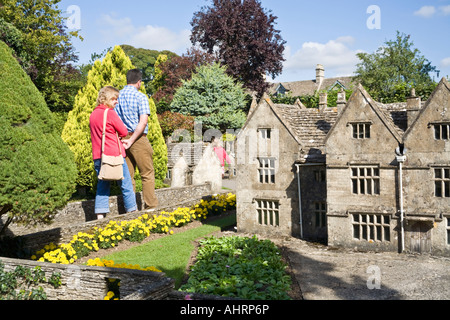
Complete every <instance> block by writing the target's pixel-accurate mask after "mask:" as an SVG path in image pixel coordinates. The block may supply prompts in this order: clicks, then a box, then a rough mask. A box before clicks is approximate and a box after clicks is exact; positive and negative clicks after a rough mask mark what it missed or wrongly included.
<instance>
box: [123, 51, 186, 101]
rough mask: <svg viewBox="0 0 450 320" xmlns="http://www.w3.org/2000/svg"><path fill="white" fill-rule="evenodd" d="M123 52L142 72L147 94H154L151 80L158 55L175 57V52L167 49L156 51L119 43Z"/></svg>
mask: <svg viewBox="0 0 450 320" xmlns="http://www.w3.org/2000/svg"><path fill="white" fill-rule="evenodd" d="M120 47H121V48H122V50H123V51H124V52H125V54H126V55H127V56H128V57H129V58H130V60H131V63H133V65H134V66H135V67H136V68H138V69H140V70H141V71H142V74H143V77H142V78H143V79H142V80H143V82H144V86H145V90H146V92H147V93H148V94H149V95H153V94H154V92H155V91H154V88H153V85H152V80H153V78H154V76H155V72H156V70H155V64H156V62H157V59H158V57H159V56H160V55H164V56H166V57H168V58H172V57H177V54H176V53H173V52H171V51H169V50H163V51H157V50H149V49H142V48H135V47H133V46H130V45H121V46H120Z"/></svg>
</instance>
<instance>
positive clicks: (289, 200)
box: [236, 97, 337, 240]
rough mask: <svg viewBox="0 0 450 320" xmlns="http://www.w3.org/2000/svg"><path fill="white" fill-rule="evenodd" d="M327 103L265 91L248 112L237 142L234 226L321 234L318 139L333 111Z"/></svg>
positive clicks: (244, 229)
mask: <svg viewBox="0 0 450 320" xmlns="http://www.w3.org/2000/svg"><path fill="white" fill-rule="evenodd" d="M328 109H329V110H328ZM328 109H324V111H322V112H319V109H306V108H304V107H303V106H302V105H301V104H296V105H284V104H274V103H273V102H272V101H271V100H270V99H269V98H268V97H265V98H264V99H262V101H261V102H260V103H259V105H258V106H257V107H256V108H255V109H254V111H253V112H252V113H251V115H250V116H249V118H248V120H247V122H246V124H245V125H244V127H243V129H242V130H241V132H240V133H239V135H238V142H237V179H236V188H237V192H236V196H237V222H238V231H240V232H250V233H256V234H261V233H262V234H267V235H274V236H291V235H293V236H297V237H301V238H309V239H314V240H315V239H321V238H322V239H325V238H326V233H327V232H326V219H325V213H326V210H325V208H326V180H325V176H326V175H325V171H326V167H325V160H326V157H325V153H324V145H323V141H324V138H325V136H326V134H327V133H328V131H329V130H330V128H331V127H332V126H333V124H334V122H335V120H336V117H337V110H336V109H330V108H328ZM299 178H300V179H299ZM299 185H300V188H299ZM299 192H300V196H299ZM299 199H302V200H301V201H299ZM299 212H302V214H301V215H300V213H299ZM302 219H303V220H302Z"/></svg>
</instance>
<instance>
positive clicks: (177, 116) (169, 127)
mask: <svg viewBox="0 0 450 320" xmlns="http://www.w3.org/2000/svg"><path fill="white" fill-rule="evenodd" d="M158 119H159V123H160V125H161V130H162V132H163V136H164V137H170V136H172V134H173V133H174V132H175V131H176V130H187V131H188V132H189V133H190V136H191V141H193V134H194V120H195V118H194V117H192V116H186V115H183V114H181V113H176V112H170V111H166V112H164V113H163V114H161V115H159V114H158Z"/></svg>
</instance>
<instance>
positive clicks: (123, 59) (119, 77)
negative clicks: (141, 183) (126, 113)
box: [62, 46, 167, 190]
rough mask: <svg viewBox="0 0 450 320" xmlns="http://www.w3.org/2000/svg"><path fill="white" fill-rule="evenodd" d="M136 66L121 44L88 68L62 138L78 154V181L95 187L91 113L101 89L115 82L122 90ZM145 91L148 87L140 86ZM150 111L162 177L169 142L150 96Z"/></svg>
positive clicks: (161, 176)
mask: <svg viewBox="0 0 450 320" xmlns="http://www.w3.org/2000/svg"><path fill="white" fill-rule="evenodd" d="M130 69H134V66H133V64H132V63H131V61H130V59H129V57H128V56H127V55H126V54H125V52H124V51H123V50H122V48H121V47H120V46H116V47H114V49H113V50H112V51H110V52H108V53H107V54H106V56H105V58H104V59H103V61H99V60H97V61H96V62H95V63H94V66H93V67H92V69H91V70H90V71H89V74H88V77H87V82H86V85H85V86H84V87H83V88H82V89H81V90H80V91H79V92H78V95H77V96H76V97H75V105H74V108H73V110H72V111H71V112H70V113H69V115H68V118H67V122H66V124H65V126H64V129H63V132H62V138H63V140H64V141H65V142H66V143H67V144H68V145H69V147H70V149H71V150H72V151H73V153H74V154H75V162H76V164H77V167H78V171H79V174H78V179H77V184H78V186H80V187H88V188H90V189H91V190H93V188H94V186H95V184H96V181H97V180H96V174H95V171H94V163H93V160H92V144H91V136H90V131H89V117H90V115H91V113H92V111H93V110H94V108H95V107H96V101H97V95H98V91H99V90H100V89H101V88H102V87H104V86H113V87H115V88H117V89H119V90H121V89H122V88H123V87H124V86H126V84H127V81H126V74H127V71H128V70H130ZM141 92H143V93H144V94H145V93H146V92H145V88H144V86H142V87H141ZM149 102H150V107H151V113H152V115H151V116H150V117H149V134H148V138H149V140H150V142H151V144H152V146H153V149H154V156H153V161H154V166H155V177H156V179H159V180H163V179H164V177H165V175H166V172H167V146H166V144H165V141H164V137H163V136H162V132H161V127H160V125H159V122H158V117H157V115H156V107H155V105H154V103H153V101H152V99H149Z"/></svg>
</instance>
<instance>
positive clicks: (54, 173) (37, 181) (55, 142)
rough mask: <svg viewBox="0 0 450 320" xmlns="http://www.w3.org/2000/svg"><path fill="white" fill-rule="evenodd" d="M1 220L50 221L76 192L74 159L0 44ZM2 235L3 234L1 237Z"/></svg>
mask: <svg viewBox="0 0 450 320" xmlns="http://www.w3.org/2000/svg"><path fill="white" fill-rule="evenodd" d="M0 128H2V134H1V135H0V217H1V216H2V215H7V216H8V219H7V220H6V223H5V224H4V226H3V230H4V229H5V228H6V226H7V225H8V224H9V223H10V222H11V221H13V220H14V221H15V222H22V223H26V224H35V223H45V222H49V221H51V219H52V217H53V214H54V213H55V211H56V210H57V209H58V208H61V207H63V206H64V205H65V204H66V203H67V201H68V200H69V198H70V197H71V196H72V194H73V192H74V191H75V179H76V176H77V170H76V166H75V162H74V159H73V154H72V152H71V151H70V149H69V148H68V147H67V145H66V144H65V143H64V142H63V140H62V139H61V137H60V136H59V134H58V132H57V128H56V121H55V119H54V116H53V114H52V113H51V112H50V110H49V108H48V106H47V104H46V102H45V100H44V98H43V96H42V95H41V93H40V92H39V91H38V90H37V88H36V87H35V85H34V84H33V82H32V81H31V79H30V77H29V76H28V75H27V74H26V73H25V72H24V71H23V69H22V68H21V66H20V65H19V64H18V62H17V60H16V59H15V58H14V57H13V54H12V50H11V49H10V48H8V46H7V45H6V44H5V43H4V42H3V41H0ZM1 232H2V230H0V233H1Z"/></svg>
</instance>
